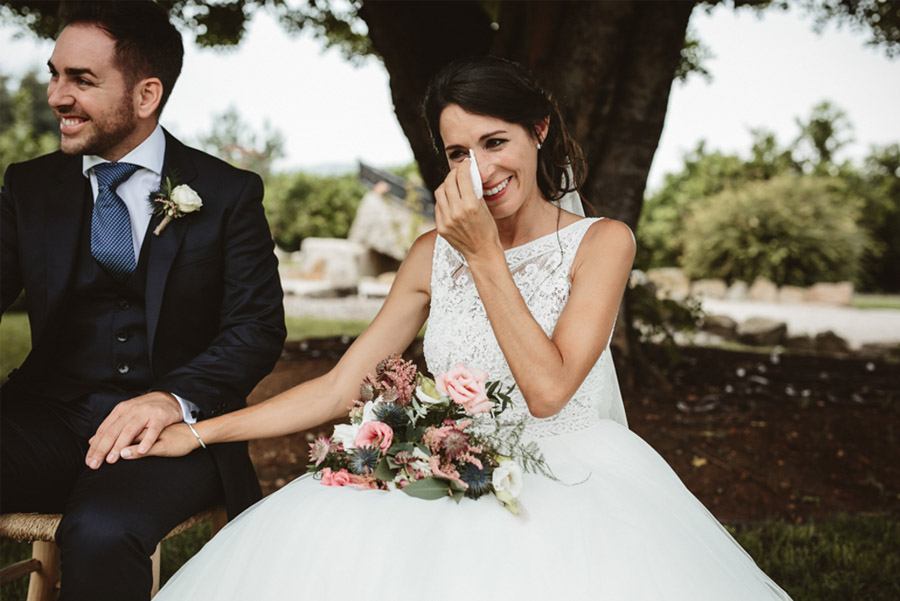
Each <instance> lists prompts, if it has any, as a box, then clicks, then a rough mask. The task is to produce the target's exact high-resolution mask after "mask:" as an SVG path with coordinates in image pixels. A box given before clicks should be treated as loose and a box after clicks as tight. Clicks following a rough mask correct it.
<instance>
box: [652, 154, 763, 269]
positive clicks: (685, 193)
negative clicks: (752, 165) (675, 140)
mask: <svg viewBox="0 0 900 601" xmlns="http://www.w3.org/2000/svg"><path fill="white" fill-rule="evenodd" d="M748 179H749V174H748V172H747V168H746V164H745V162H744V160H742V159H741V158H740V157H738V156H736V155H732V154H724V153H722V152H719V151H714V152H709V151H707V150H706V146H705V144H704V142H702V141H701V142H700V143H698V144H697V147H696V148H695V149H694V150H693V151H692V152H691V153H690V154H688V155H687V156H685V159H684V167H683V168H682V170H681V171H680V172H678V173H669V174H667V175H666V177H665V181H664V183H663V186H662V188H660V190H659V191H658V192H656V193H655V194H653V195H651V196H649V197H648V198H647V199H646V200H645V201H644V209H643V211H642V212H641V220H640V223H639V225H638V228H637V237H638V257H637V260H636V264H637V265H638V266H639V267H640V268H641V269H647V268H651V267H667V266H672V265H677V264H678V262H679V260H680V257H681V254H682V250H683V222H684V216H685V215H686V214H687V212H688V211H689V210H690V208H691V206H692V205H693V204H694V203H695V202H696V201H697V200H698V199H702V198H706V197H708V196H711V195H713V194H717V193H719V192H721V191H722V190H724V189H725V188H729V187H733V186H736V185H738V184H742V183H744V182H746V181H748Z"/></svg>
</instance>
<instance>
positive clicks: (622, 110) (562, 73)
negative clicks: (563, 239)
mask: <svg viewBox="0 0 900 601" xmlns="http://www.w3.org/2000/svg"><path fill="white" fill-rule="evenodd" d="M498 6H499V14H497V15H496V23H497V24H498V25H499V29H498V30H496V31H495V30H494V29H493V28H492V27H491V24H492V22H493V21H494V20H495V18H494V16H492V15H490V14H489V13H488V12H487V9H491V8H497V7H498ZM693 6H694V2H692V1H685V2H669V1H666V2H503V3H487V2H422V3H406V2H385V1H380V2H374V1H369V2H365V3H364V4H363V6H362V8H361V10H360V16H362V18H363V19H364V20H365V22H366V24H367V25H368V27H369V37H370V38H371V40H372V43H373V45H374V47H375V49H376V50H377V51H378V53H379V54H380V55H381V57H382V59H383V60H384V64H385V67H386V68H387V70H388V73H389V74H390V78H391V94H392V97H393V100H394V106H395V110H396V113H397V118H398V119H399V121H400V124H401V127H402V128H403V131H404V133H405V134H406V135H407V137H408V138H409V140H410V145H411V146H412V149H413V154H414V155H415V157H416V160H417V162H418V163H419V166H420V169H421V171H422V176H423V177H424V179H425V183H426V185H428V186H429V187H431V188H432V189H433V188H435V187H437V185H439V183H440V174H441V172H442V168H441V163H440V161H441V160H442V159H441V158H440V157H438V156H437V155H436V154H435V152H434V149H433V146H432V144H431V140H430V138H429V136H428V132H427V130H426V128H425V124H424V121H423V119H422V117H421V111H420V103H421V100H422V97H423V95H424V93H425V88H426V87H427V85H428V81H429V79H430V78H431V76H433V75H434V74H435V73H436V72H437V71H438V70H439V69H440V68H441V67H442V66H444V65H445V64H447V63H448V62H450V61H452V60H454V59H456V58H460V57H464V56H470V55H478V54H486V53H488V52H490V53H492V54H496V55H499V56H504V57H507V58H511V59H513V60H516V61H519V62H521V63H523V64H525V65H528V66H529V67H530V68H531V69H532V71H533V72H534V73H535V74H536V75H537V77H538V79H540V80H541V81H542V82H544V84H545V85H546V86H547V88H548V90H549V91H550V92H551V93H552V94H553V95H554V96H555V97H556V98H557V101H558V102H559V104H560V108H561V109H562V112H563V115H564V116H565V118H566V120H567V122H568V124H569V127H570V128H571V130H572V134H573V135H574V136H575V138H576V139H577V140H578V141H579V142H580V143H581V145H582V147H583V148H584V151H585V155H586V157H587V160H588V177H587V181H586V182H585V186H584V189H583V192H584V195H585V197H586V198H587V199H588V200H589V201H590V202H591V203H592V204H593V205H594V207H595V208H597V209H598V212H599V213H600V214H601V215H607V216H610V217H614V218H617V219H621V220H622V221H625V222H626V223H628V224H629V225H630V226H631V227H632V228H635V227H636V226H637V221H638V217H639V216H640V212H641V206H642V204H643V194H644V187H645V186H646V182H647V173H648V172H649V171H650V164H651V162H652V160H653V154H654V152H655V151H656V147H657V145H658V144H659V136H660V134H661V133H662V127H663V122H664V120H665V115H666V108H667V105H668V100H669V90H670V89H671V86H672V81H673V79H674V76H675V70H676V68H677V66H678V63H679V60H680V57H681V48H682V45H683V43H684V36H685V32H686V30H687V24H688V19H689V18H690V14H691V11H692V9H693Z"/></svg>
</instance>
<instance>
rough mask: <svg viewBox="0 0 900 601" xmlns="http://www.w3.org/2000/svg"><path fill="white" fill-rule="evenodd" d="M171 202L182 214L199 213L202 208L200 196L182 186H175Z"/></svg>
mask: <svg viewBox="0 0 900 601" xmlns="http://www.w3.org/2000/svg"><path fill="white" fill-rule="evenodd" d="M172 202H174V203H175V206H177V207H178V210H179V211H181V212H182V213H193V212H194V211H199V210H200V207H202V206H203V201H202V200H200V196H199V195H198V194H197V193H196V192H194V190H193V188H191V187H190V186H186V185H184V184H182V185H180V186H175V189H174V190H172Z"/></svg>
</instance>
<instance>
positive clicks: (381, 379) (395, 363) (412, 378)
mask: <svg viewBox="0 0 900 601" xmlns="http://www.w3.org/2000/svg"><path fill="white" fill-rule="evenodd" d="M415 389H416V365H415V363H413V362H411V361H404V360H403V358H402V357H400V356H399V355H390V356H389V357H387V358H385V359H383V360H382V361H381V362H379V363H378V366H377V367H376V368H375V373H374V374H369V375H367V376H366V377H365V379H364V380H363V383H362V387H361V389H360V391H361V394H362V395H363V397H364V398H368V399H372V398H375V397H376V396H378V395H381V396H382V397H384V398H385V399H387V400H390V401H391V402H396V403H397V404H399V405H408V404H409V402H410V400H411V399H412V395H413V392H414V391H415ZM366 395H368V397H367V396H366Z"/></svg>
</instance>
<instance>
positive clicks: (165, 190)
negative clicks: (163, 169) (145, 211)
mask: <svg viewBox="0 0 900 601" xmlns="http://www.w3.org/2000/svg"><path fill="white" fill-rule="evenodd" d="M150 206H151V207H153V214H154V215H162V216H163V218H162V221H160V222H159V225H157V226H156V229H154V230H153V235H154V236H159V235H160V234H161V233H162V232H163V230H164V229H166V226H167V225H169V223H171V222H172V220H173V219H180V218H182V217H184V216H185V215H187V214H188V213H194V212H196V211H199V210H200V207H202V206H203V201H202V200H201V199H200V195H199V194H197V192H196V191H194V189H193V188H191V187H190V186H188V185H185V184H181V185H175V182H174V181H173V178H170V177H166V178H165V180H163V183H162V186H160V188H159V190H157V191H155V192H151V193H150Z"/></svg>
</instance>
